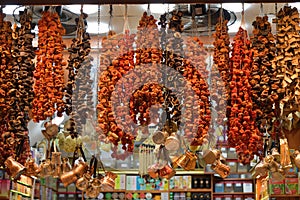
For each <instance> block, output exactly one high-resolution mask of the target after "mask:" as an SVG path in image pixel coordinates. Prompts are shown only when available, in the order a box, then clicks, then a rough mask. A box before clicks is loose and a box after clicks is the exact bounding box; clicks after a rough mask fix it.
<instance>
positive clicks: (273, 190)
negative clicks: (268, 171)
mask: <svg viewBox="0 0 300 200" xmlns="http://www.w3.org/2000/svg"><path fill="white" fill-rule="evenodd" d="M269 193H270V194H271V195H272V194H285V191H284V180H282V181H278V180H274V179H270V181H269Z"/></svg>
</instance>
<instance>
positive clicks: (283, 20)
mask: <svg viewBox="0 0 300 200" xmlns="http://www.w3.org/2000/svg"><path fill="white" fill-rule="evenodd" d="M299 30H300V26H299V12H298V9H297V8H296V7H293V8H292V7H291V6H284V7H283V8H281V9H280V10H279V12H278V14H277V39H276V48H277V56H276V58H275V61H274V63H273V65H272V67H273V68H276V71H277V76H276V77H277V78H278V79H279V83H278V84H279V88H277V93H278V96H279V100H280V106H277V107H278V109H280V117H281V119H282V120H283V127H284V128H285V129H287V130H291V129H293V128H295V127H297V123H298V121H299V114H300V113H299V112H298V110H299V106H297V105H298V104H299V101H300V83H299V81H300V77H299V72H300V69H299V58H300V57H299V55H300V46H299Z"/></svg>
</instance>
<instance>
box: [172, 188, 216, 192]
mask: <svg viewBox="0 0 300 200" xmlns="http://www.w3.org/2000/svg"><path fill="white" fill-rule="evenodd" d="M169 191H170V192H212V189H211V188H199V189H196V188H192V189H170V190H169Z"/></svg>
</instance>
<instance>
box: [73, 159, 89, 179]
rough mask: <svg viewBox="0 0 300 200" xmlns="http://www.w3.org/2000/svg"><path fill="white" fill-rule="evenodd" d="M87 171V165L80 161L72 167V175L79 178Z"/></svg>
mask: <svg viewBox="0 0 300 200" xmlns="http://www.w3.org/2000/svg"><path fill="white" fill-rule="evenodd" d="M87 170H88V165H87V164H86V163H85V162H84V161H82V160H79V163H78V164H77V165H75V166H74V169H73V171H74V173H75V174H76V175H77V176H79V177H82V176H83V174H84V173H86V172H87Z"/></svg>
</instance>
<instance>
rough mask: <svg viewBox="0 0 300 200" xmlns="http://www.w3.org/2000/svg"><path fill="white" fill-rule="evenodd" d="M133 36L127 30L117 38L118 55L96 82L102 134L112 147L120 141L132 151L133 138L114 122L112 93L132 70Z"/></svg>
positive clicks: (125, 148) (125, 147)
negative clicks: (123, 77)
mask: <svg viewBox="0 0 300 200" xmlns="http://www.w3.org/2000/svg"><path fill="white" fill-rule="evenodd" d="M134 37H135V34H130V32H129V31H128V30H126V31H125V33H124V34H122V35H120V36H118V40H117V41H118V44H117V45H118V48H119V49H118V50H119V51H118V55H117V56H116V58H115V59H113V60H112V61H111V62H109V63H108V65H109V66H108V67H107V70H104V71H103V72H101V74H100V76H99V82H98V88H99V90H98V105H97V110H98V123H99V127H100V128H101V130H102V132H103V134H104V135H105V136H106V137H107V138H108V140H109V141H110V142H112V143H113V144H114V145H118V142H120V141H121V143H122V145H123V147H122V148H123V149H124V150H128V151H129V152H132V151H133V148H134V145H133V140H134V136H133V134H132V133H131V132H124V130H122V129H121V128H120V127H119V125H118V124H117V123H116V121H115V114H114V112H113V109H112V100H111V97H112V92H113V91H114V90H115V85H116V83H117V82H118V80H119V79H120V78H121V77H122V76H123V75H124V74H125V73H127V72H128V71H129V70H130V69H133V68H134V51H133V43H134Z"/></svg>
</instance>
